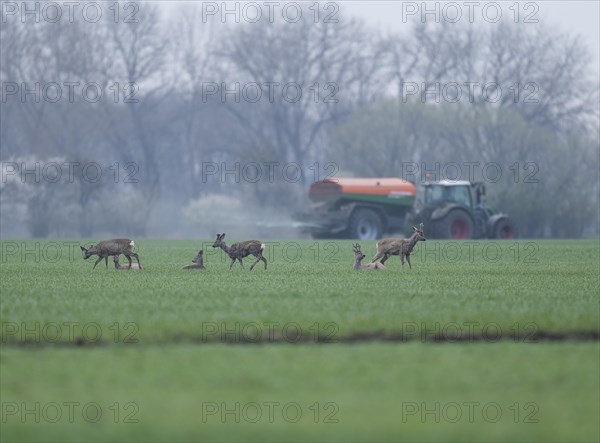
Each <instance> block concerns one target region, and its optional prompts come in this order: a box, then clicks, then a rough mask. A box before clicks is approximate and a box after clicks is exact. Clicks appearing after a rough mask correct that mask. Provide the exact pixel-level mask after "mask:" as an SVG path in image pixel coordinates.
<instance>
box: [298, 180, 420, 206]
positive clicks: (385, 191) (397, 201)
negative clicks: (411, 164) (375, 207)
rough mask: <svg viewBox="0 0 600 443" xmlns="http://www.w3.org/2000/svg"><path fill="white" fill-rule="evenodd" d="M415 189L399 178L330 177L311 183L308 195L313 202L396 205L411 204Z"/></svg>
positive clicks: (415, 193) (415, 192)
mask: <svg viewBox="0 0 600 443" xmlns="http://www.w3.org/2000/svg"><path fill="white" fill-rule="evenodd" d="M416 195H417V189H416V187H415V185H413V184H412V183H410V182H408V181H406V180H402V179H400V178H330V179H326V180H323V181H320V182H316V183H313V184H312V185H311V187H310V191H309V197H310V199H311V200H312V201H314V202H323V201H333V200H338V199H344V200H351V201H365V202H371V203H383V204H388V205H397V206H412V204H413V202H414V200H415V197H416Z"/></svg>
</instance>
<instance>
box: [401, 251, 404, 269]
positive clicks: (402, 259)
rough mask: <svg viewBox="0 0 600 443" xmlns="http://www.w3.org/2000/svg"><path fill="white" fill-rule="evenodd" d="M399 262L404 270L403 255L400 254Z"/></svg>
mask: <svg viewBox="0 0 600 443" xmlns="http://www.w3.org/2000/svg"><path fill="white" fill-rule="evenodd" d="M400 261H401V262H402V269H404V254H400Z"/></svg>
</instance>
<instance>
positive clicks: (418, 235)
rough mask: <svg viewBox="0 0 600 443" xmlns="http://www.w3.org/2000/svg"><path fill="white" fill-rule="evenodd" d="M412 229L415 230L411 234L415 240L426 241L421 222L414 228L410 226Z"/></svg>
mask: <svg viewBox="0 0 600 443" xmlns="http://www.w3.org/2000/svg"><path fill="white" fill-rule="evenodd" d="M412 228H413V231H414V232H415V233H414V234H413V235H416V238H417V241H426V240H427V239H426V238H425V234H424V233H423V228H424V226H423V223H421V224H420V225H419V227H418V228H415V227H414V226H413V227H412Z"/></svg>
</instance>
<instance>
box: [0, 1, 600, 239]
mask: <svg viewBox="0 0 600 443" xmlns="http://www.w3.org/2000/svg"><path fill="white" fill-rule="evenodd" d="M8 3H10V4H11V7H9V8H8V9H7V7H6V4H7V2H2V14H3V15H2V20H1V22H0V26H1V27H0V51H1V52H0V81H1V82H2V100H1V103H0V147H1V162H2V169H1V172H2V177H1V180H0V205H1V206H0V228H1V235H2V236H3V237H13V236H19V237H28V236H31V237H57V236H58V237H107V236H152V237H195V238H198V237H200V238H212V237H214V235H215V234H216V233H217V232H228V233H229V232H231V236H232V237H236V238H237V237H242V236H245V235H252V236H260V237H261V238H276V237H294V236H299V235H300V234H299V232H298V231H297V230H295V229H294V226H293V222H292V220H291V217H290V216H291V214H292V213H294V212H297V211H302V210H306V209H307V208H308V205H309V201H308V198H307V191H308V187H309V185H310V184H311V183H312V182H314V181H316V180H319V179H323V178H326V177H352V176H355V177H402V178H414V179H415V180H414V181H416V182H417V183H418V182H419V181H422V179H423V174H422V173H423V172H424V170H427V171H430V172H433V173H438V172H437V171H439V174H440V177H439V178H461V179H470V178H472V179H474V180H475V181H485V182H486V184H487V191H488V200H489V202H490V204H491V206H493V207H495V208H496V209H498V210H500V211H503V212H506V213H508V214H509V215H510V216H511V218H512V219H513V220H514V222H515V225H516V226H517V227H518V230H519V234H520V236H522V237H581V236H590V235H598V233H599V213H598V211H599V194H600V184H599V170H600V164H599V153H600V151H599V149H600V139H599V130H600V126H599V118H600V111H599V78H598V67H597V62H598V55H597V54H596V53H595V52H596V51H597V47H596V46H595V45H590V44H589V42H588V41H586V39H585V38H583V37H582V36H581V35H579V34H578V32H577V30H568V29H563V28H561V27H559V26H553V25H549V24H548V23H546V22H544V20H541V19H540V20H538V21H537V22H531V21H526V18H529V19H530V20H531V19H534V18H536V17H537V16H536V15H535V14H534V15H533V16H532V15H531V14H532V13H533V12H534V11H533V10H521V11H519V16H518V20H515V15H514V13H515V11H513V10H510V9H509V6H510V5H509V4H508V3H506V4H504V3H503V4H502V5H503V6H502V8H503V9H502V12H503V19H501V20H498V21H497V22H493V20H491V19H490V17H489V16H487V17H486V16H482V15H481V14H475V16H474V17H475V19H474V20H473V23H470V21H469V20H467V19H466V18H464V17H463V18H462V19H460V20H457V21H456V22H454V23H453V22H452V21H453V20H449V18H450V19H453V17H455V16H454V15H450V14H451V12H452V11H450V10H447V11H446V13H447V14H448V15H447V16H444V15H442V19H441V20H439V21H437V20H435V18H433V19H431V17H429V18H428V17H425V19H423V17H422V16H421V15H420V13H419V12H417V13H415V14H411V15H407V16H406V17H403V16H402V11H401V10H399V11H398V12H397V14H398V17H397V23H398V26H385V27H382V26H378V25H377V20H376V18H375V19H374V18H373V17H369V18H367V17H366V14H362V15H361V14H360V10H361V8H362V10H363V11H364V10H365V9H366V8H368V7H369V6H368V3H366V2H362V3H360V7H357V6H356V4H352V5H349V7H348V8H345V6H344V4H343V3H335V2H328V3H319V4H315V3H302V4H301V5H302V12H301V18H300V19H298V20H296V18H297V11H296V10H295V9H294V8H288V9H285V8H283V7H282V8H278V9H275V10H274V14H273V20H268V19H267V18H266V17H265V14H266V13H267V12H268V10H267V8H266V7H265V6H263V7H262V11H261V13H262V17H261V19H259V20H255V18H256V17H257V15H256V10H255V9H252V7H253V6H252V7H246V9H244V7H243V5H245V3H234V2H231V3H228V5H229V7H230V8H231V10H233V11H235V8H236V7H237V8H238V11H239V12H237V13H236V12H234V13H232V14H229V15H227V14H226V15H223V11H221V10H220V8H221V7H222V3H221V2H218V3H214V4H213V3H211V2H205V3H201V2H187V3H171V4H169V3H166V2H140V3H131V2H122V3H117V4H115V3H113V2H110V3H101V4H100V5H101V12H102V17H101V18H99V19H98V20H96V16H95V15H94V14H93V13H94V10H93V9H89V8H88V10H86V11H85V14H87V15H84V13H83V12H82V10H83V9H84V8H83V6H82V7H80V9H78V10H75V12H74V16H73V17H74V18H73V20H69V17H68V11H67V9H66V8H64V9H63V10H62V11H61V12H62V14H63V15H62V17H61V19H60V20H55V19H56V17H57V16H56V15H55V14H54V12H56V11H54V10H52V9H51V8H46V9H45V12H44V13H42V11H44V9H43V8H44V6H43V5H44V4H43V3H41V4H40V3H37V2H8ZM13 3H14V4H16V5H17V9H16V10H15V9H14V8H12V4H13ZM405 3H406V2H405ZM26 4H27V5H28V7H30V10H32V11H36V9H35V8H36V5H37V7H38V8H40V12H39V14H38V15H37V17H36V14H35V13H33V14H25V15H24V14H23V8H25V5H26ZM257 4H258V5H262V3H257ZM418 4H420V2H419V3H418ZM418 4H417V5H418ZM81 5H85V2H84V3H81ZM214 5H216V7H217V10H215V9H214ZM236 5H237V6H236ZM282 5H285V3H282ZM438 5H442V6H443V5H444V4H443V3H438ZM536 5H538V6H539V8H540V9H541V10H543V8H544V3H539V4H536ZM432 7H433V6H432ZM440 8H441V7H440ZM572 8H575V9H576V8H577V5H573V6H572ZM374 11H377V9H374ZM404 12H405V13H406V12H408V11H406V10H405V11H404ZM542 12H543V11H542ZM53 14H54V15H53ZM65 14H67V15H65ZM388 14H389V12H388ZM539 17H540V18H541V17H543V15H542V14H541V13H540V15H539ZM36 18H38V19H39V20H36ZM404 18H406V20H404ZM382 20H383V21H387V22H389V21H390V19H389V16H388V17H386V19H384V18H383V17H382ZM515 21H516V23H515ZM423 82H425V85H424V84H423ZM488 83H491V84H493V85H494V86H493V87H492V88H490V89H488V90H486V92H485V93H483V92H482V87H481V85H484V84H488ZM475 84H476V85H477V86H473V89H472V90H471V91H470V90H469V87H468V86H465V85H475ZM286 85H287V87H285V86H286ZM437 85H439V86H437ZM457 86H458V87H459V88H460V91H461V95H460V97H459V96H458V93H457V91H458V90H457ZM499 92H501V93H500V95H498V93H499ZM456 164H457V165H459V166H461V172H462V176H460V177H455V175H454V174H455V171H456V169H455V168H454V169H453V168H449V167H448V165H456ZM490 164H493V165H494V170H500V171H501V176H497V174H491V175H490V174H486V173H485V172H484V170H483V168H484V166H485V165H490ZM407 165H409V166H410V168H407ZM415 165H416V166H417V167H418V168H419V172H418V174H416V176H411V177H406V172H407V170H414V168H413V166H415ZM466 165H473V166H471V168H472V169H469V167H468V166H466ZM438 168H439V169H438ZM471 172H474V175H473V176H468V175H467V174H468V173H471ZM488 172H489V170H488ZM445 173H448V174H451V176H447V175H445Z"/></svg>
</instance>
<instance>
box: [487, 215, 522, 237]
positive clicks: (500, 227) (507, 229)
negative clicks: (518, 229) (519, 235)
mask: <svg viewBox="0 0 600 443" xmlns="http://www.w3.org/2000/svg"><path fill="white" fill-rule="evenodd" d="M492 235H493V238H498V239H500V240H510V239H511V238H515V237H516V235H515V227H514V226H513V224H512V222H511V221H510V220H509V219H508V218H501V219H500V220H498V221H497V222H496V224H495V225H494V231H493V232H492Z"/></svg>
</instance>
